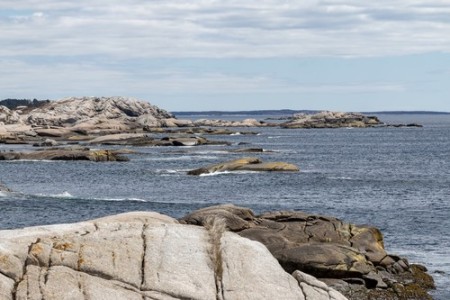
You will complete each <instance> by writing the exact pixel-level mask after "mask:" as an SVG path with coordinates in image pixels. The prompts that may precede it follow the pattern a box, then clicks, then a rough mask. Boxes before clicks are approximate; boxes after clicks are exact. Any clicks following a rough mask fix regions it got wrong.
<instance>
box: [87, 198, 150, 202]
mask: <svg viewBox="0 0 450 300" xmlns="http://www.w3.org/2000/svg"><path fill="white" fill-rule="evenodd" d="M92 200H96V201H117V202H121V201H138V202H149V201H148V200H145V199H140V198H93V199H92Z"/></svg>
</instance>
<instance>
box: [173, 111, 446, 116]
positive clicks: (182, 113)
mask: <svg viewBox="0 0 450 300" xmlns="http://www.w3.org/2000/svg"><path fill="white" fill-rule="evenodd" d="M320 111H321V110H291V109H280V110H248V111H245V110H243V111H172V112H171V113H172V114H174V115H175V116H187V115H191V116H192V115H208V116H236V115H255V116H261V115H279V116H285V115H293V114H297V113H305V114H314V113H318V112H320ZM361 113H363V114H366V115H450V112H443V111H370V112H361Z"/></svg>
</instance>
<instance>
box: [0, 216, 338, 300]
mask: <svg viewBox="0 0 450 300" xmlns="http://www.w3.org/2000/svg"><path fill="white" fill-rule="evenodd" d="M0 236H1V237H2V238H1V239H0V298H1V299H4V300H16V299H17V300H19V299H42V300H59V299H73V300H78V299H80V300H84V299H90V300H103V299H109V300H134V299H136V300H142V299H144V300H151V299H161V300H162V299H167V300H168V299H199V300H200V299H205V300H210V299H220V300H226V299H299V300H344V299H346V298H345V297H344V296H343V295H342V294H340V293H339V292H337V291H335V290H334V289H332V288H330V287H328V286H327V285H325V284H324V283H322V282H320V281H318V280H317V279H315V278H313V277H311V276H308V275H307V274H304V273H302V272H300V271H296V272H294V273H293V276H291V275H290V274H288V273H286V272H285V271H284V270H283V269H282V268H281V266H280V265H279V263H278V262H277V261H276V259H275V258H274V257H273V256H272V255H271V254H270V252H269V251H268V250H267V248H266V247H264V246H263V245H262V244H260V243H258V242H255V241H251V240H249V239H245V238H242V237H240V236H239V235H236V234H234V233H231V232H225V231H224V228H223V224H221V223H220V222H211V223H208V225H207V226H206V227H205V228H202V227H197V226H189V225H181V224H179V223H178V222H177V221H176V220H175V219H172V218H169V217H166V216H163V215H160V214H157V213H153V212H136V213H126V214H121V215H117V216H112V217H106V218H102V219H97V220H93V221H89V222H82V223H76V224H66V225H52V226H43V227H32V228H25V229H18V230H3V231H0Z"/></svg>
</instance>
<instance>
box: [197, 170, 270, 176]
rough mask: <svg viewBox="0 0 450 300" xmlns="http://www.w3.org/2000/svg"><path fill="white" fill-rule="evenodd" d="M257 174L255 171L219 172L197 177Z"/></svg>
mask: <svg viewBox="0 0 450 300" xmlns="http://www.w3.org/2000/svg"><path fill="white" fill-rule="evenodd" d="M259 173H261V172H257V171H221V172H213V173H206V174H200V175H199V176H201V177H207V176H218V175H227V174H259Z"/></svg>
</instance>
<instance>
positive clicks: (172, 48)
mask: <svg viewBox="0 0 450 300" xmlns="http://www.w3.org/2000/svg"><path fill="white" fill-rule="evenodd" d="M69 96H130V97H135V98H138V99H141V100H145V101H149V102H150V103H152V104H155V105H158V106H160V107H161V108H164V109H167V110H170V111H198V110H230V111H231V110H257V109H318V110H338V111H380V110H427V111H448V112H450V0H429V1H419V0H390V1H387V0H378V1H360V0H358V1H356V0H348V1H340V0H328V1H313V0H302V1H292V0H291V1H286V0H239V1H238V0H220V1H219V0H195V1H186V0H145V1H144V0H77V1H75V0H72V1H67V0H21V1H17V0H1V2H0V99H5V98H31V99H33V98H37V99H54V100H56V99H60V98H64V97H69Z"/></svg>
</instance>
